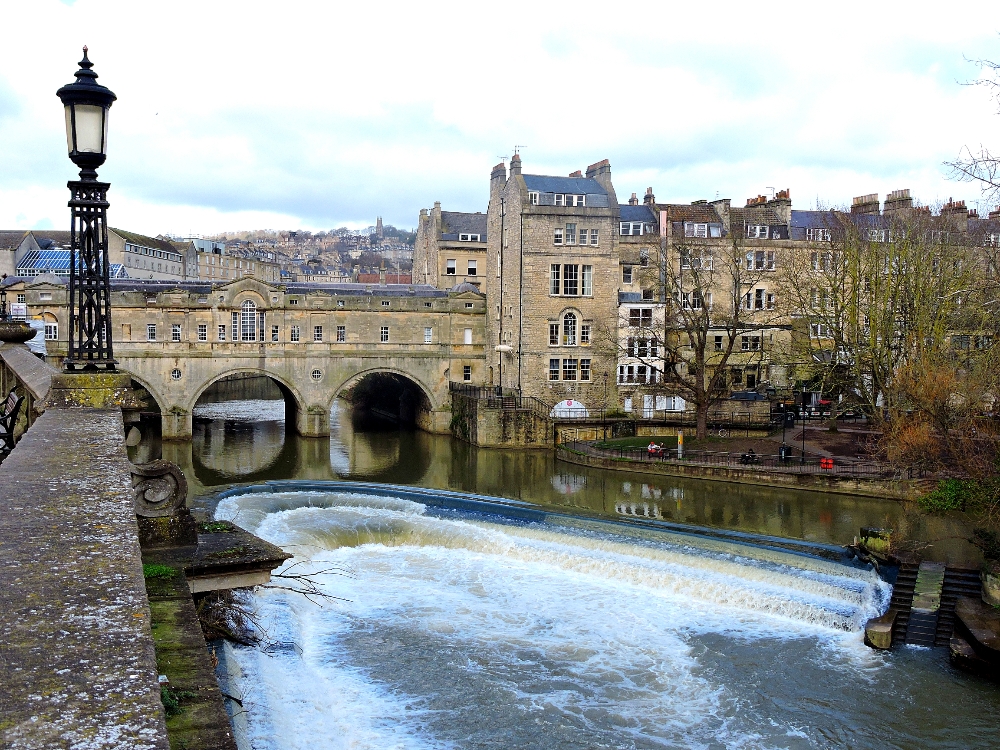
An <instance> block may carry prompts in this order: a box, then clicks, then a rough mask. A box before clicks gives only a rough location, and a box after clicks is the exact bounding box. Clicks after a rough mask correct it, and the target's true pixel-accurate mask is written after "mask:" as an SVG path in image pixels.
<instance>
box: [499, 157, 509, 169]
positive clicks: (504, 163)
mask: <svg viewBox="0 0 1000 750" xmlns="http://www.w3.org/2000/svg"><path fill="white" fill-rule="evenodd" d="M497 158H498V159H499V160H500V162H501V163H502V164H503V165H504V166H505V167H506V166H507V158H508V157H506V156H498V157H497Z"/></svg>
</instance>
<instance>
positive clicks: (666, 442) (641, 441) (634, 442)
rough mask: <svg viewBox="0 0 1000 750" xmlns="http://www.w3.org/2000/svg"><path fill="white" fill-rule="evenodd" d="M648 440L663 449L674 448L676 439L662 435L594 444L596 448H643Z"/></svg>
mask: <svg viewBox="0 0 1000 750" xmlns="http://www.w3.org/2000/svg"><path fill="white" fill-rule="evenodd" d="M650 440H655V441H656V443H657V445H663V447H665V448H676V447H677V438H676V437H672V436H669V435H662V436H657V437H649V436H648V435H647V436H646V437H626V438H614V439H613V440H602V441H600V442H597V443H594V445H596V446H597V447H598V448H645V447H646V446H647V445H649V441H650Z"/></svg>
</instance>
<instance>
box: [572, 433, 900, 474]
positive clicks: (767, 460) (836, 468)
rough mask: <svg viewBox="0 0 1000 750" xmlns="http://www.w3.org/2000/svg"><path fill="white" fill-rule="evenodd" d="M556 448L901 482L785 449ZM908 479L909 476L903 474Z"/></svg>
mask: <svg viewBox="0 0 1000 750" xmlns="http://www.w3.org/2000/svg"><path fill="white" fill-rule="evenodd" d="M559 447H560V448H563V449H565V450H570V451H574V452H576V453H582V454H584V455H588V456H595V457H598V458H612V459H618V460H627V461H636V462H642V463H667V464H686V465H697V466H725V467H730V468H737V469H746V470H750V471H760V472H777V473H782V474H819V475H833V476H838V477H857V478H866V479H902V478H904V476H903V473H901V472H899V471H898V470H896V469H894V468H893V467H891V466H889V465H888V464H885V463H882V462H880V461H862V460H854V459H846V458H830V457H822V456H808V455H807V456H802V454H801V453H799V452H798V451H794V450H793V449H791V448H788V449H787V451H786V452H785V453H783V454H775V455H759V454H756V453H752V452H748V453H731V452H724V451H704V450H685V451H684V452H683V454H681V455H678V451H677V449H676V448H672V449H665V450H663V451H659V452H651V451H649V450H648V449H647V448H598V447H597V446H596V445H594V444H593V443H587V442H583V441H578V440H569V441H564V442H562V443H560V445H559ZM905 475H906V478H912V477H913V476H914V474H913V472H905Z"/></svg>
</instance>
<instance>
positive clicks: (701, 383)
mask: <svg viewBox="0 0 1000 750" xmlns="http://www.w3.org/2000/svg"><path fill="white" fill-rule="evenodd" d="M668 247H669V251H668V253H667V257H664V258H662V259H661V261H660V263H659V264H658V265H657V264H650V265H649V266H647V267H646V268H644V269H642V271H641V273H642V274H643V279H642V280H643V284H642V285H643V286H644V287H645V288H647V289H650V290H652V289H658V290H659V296H660V298H661V299H660V302H659V303H654V302H653V301H652V300H650V301H649V303H648V306H646V305H643V306H641V307H638V306H637V307H636V308H634V309H631V310H630V311H629V314H628V315H627V316H625V315H623V316H622V317H620V318H619V323H618V326H619V330H618V331H613V332H610V335H609V337H608V338H609V339H610V341H611V342H613V346H614V347H615V348H616V349H617V354H618V357H619V359H621V358H625V359H626V360H627V361H630V362H634V363H636V365H635V371H632V372H629V374H628V375H627V376H626V377H625V378H624V379H623V378H619V381H620V382H619V387H620V388H624V389H628V388H629V387H630V386H631V387H633V388H635V389H640V388H641V389H644V390H646V391H649V392H651V393H656V392H661V393H664V394H671V395H679V396H681V397H683V398H684V399H685V401H687V402H690V403H691V404H692V405H693V406H694V411H695V420H696V426H697V437H698V438H699V439H704V438H705V437H707V435H708V422H709V414H710V412H711V410H712V408H713V407H714V406H715V405H716V404H718V403H719V402H720V401H722V400H724V399H726V398H727V397H728V395H729V387H730V385H731V383H730V370H731V368H733V369H735V368H739V369H741V370H742V369H748V368H758V367H759V366H760V365H762V364H764V363H765V362H767V360H768V357H769V354H770V351H769V350H770V348H771V344H772V342H771V331H772V330H773V326H774V325H775V321H776V319H777V317H778V315H779V314H780V313H779V306H778V303H777V301H776V292H775V290H774V288H773V284H771V281H770V278H771V277H772V276H773V271H774V268H775V262H776V261H775V250H773V249H768V248H767V247H765V246H761V247H756V246H755V247H750V246H748V245H747V244H746V243H745V241H744V240H743V238H742V237H739V236H732V237H726V238H720V239H717V240H708V239H706V240H697V239H691V240H685V241H682V242H679V243H676V244H672V245H669V246H668ZM640 368H641V370H640ZM622 381H624V382H622Z"/></svg>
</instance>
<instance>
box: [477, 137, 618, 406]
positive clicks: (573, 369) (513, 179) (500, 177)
mask: <svg viewBox="0 0 1000 750" xmlns="http://www.w3.org/2000/svg"><path fill="white" fill-rule="evenodd" d="M619 218H620V213H619V206H618V200H617V198H616V196H615V190H614V186H613V185H612V183H611V165H610V164H609V163H608V161H607V160H605V161H601V162H598V163H596V164H592V165H591V166H590V167H588V168H587V170H586V174H583V173H581V172H574V173H573V174H571V175H569V176H568V177H555V176H548V175H531V174H523V173H522V171H521V158H520V156H519V155H517V154H515V155H514V157H513V158H512V159H511V162H510V172H509V174H508V172H507V169H506V167H505V165H504V164H498V165H497V166H496V167H494V168H493V172H492V174H491V176H490V205H489V211H488V231H487V234H488V237H487V250H486V266H487V274H486V297H487V305H488V315H487V321H486V326H487V340H488V341H489V342H491V347H490V348H491V349H492V352H489V356H490V360H489V371H488V374H487V379H488V382H490V383H492V384H493V385H496V386H500V387H502V388H505V389H506V388H517V389H519V390H520V392H521V393H522V394H524V395H528V396H535V397H538V398H541V399H542V400H543V401H545V402H547V403H550V404H552V403H556V404H561V403H562V402H564V401H571V402H573V405H572V406H571V407H570V408H572V409H575V410H577V412H578V413H581V412H582V411H583V410H585V409H589V408H595V407H596V408H601V407H602V406H604V405H605V393H607V389H606V383H607V382H608V379H609V378H613V372H614V368H615V365H616V359H617V358H616V352H615V351H614V347H613V346H607V345H600V343H601V342H599V341H598V338H597V333H598V327H607V325H608V321H614V320H615V319H616V308H617V304H616V302H617V300H616V297H617V292H618V282H619V274H620V273H621V268H620V265H619V262H618V256H617V251H616V236H617V233H618V231H619ZM610 396H613V391H612V393H611V394H609V397H610Z"/></svg>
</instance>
